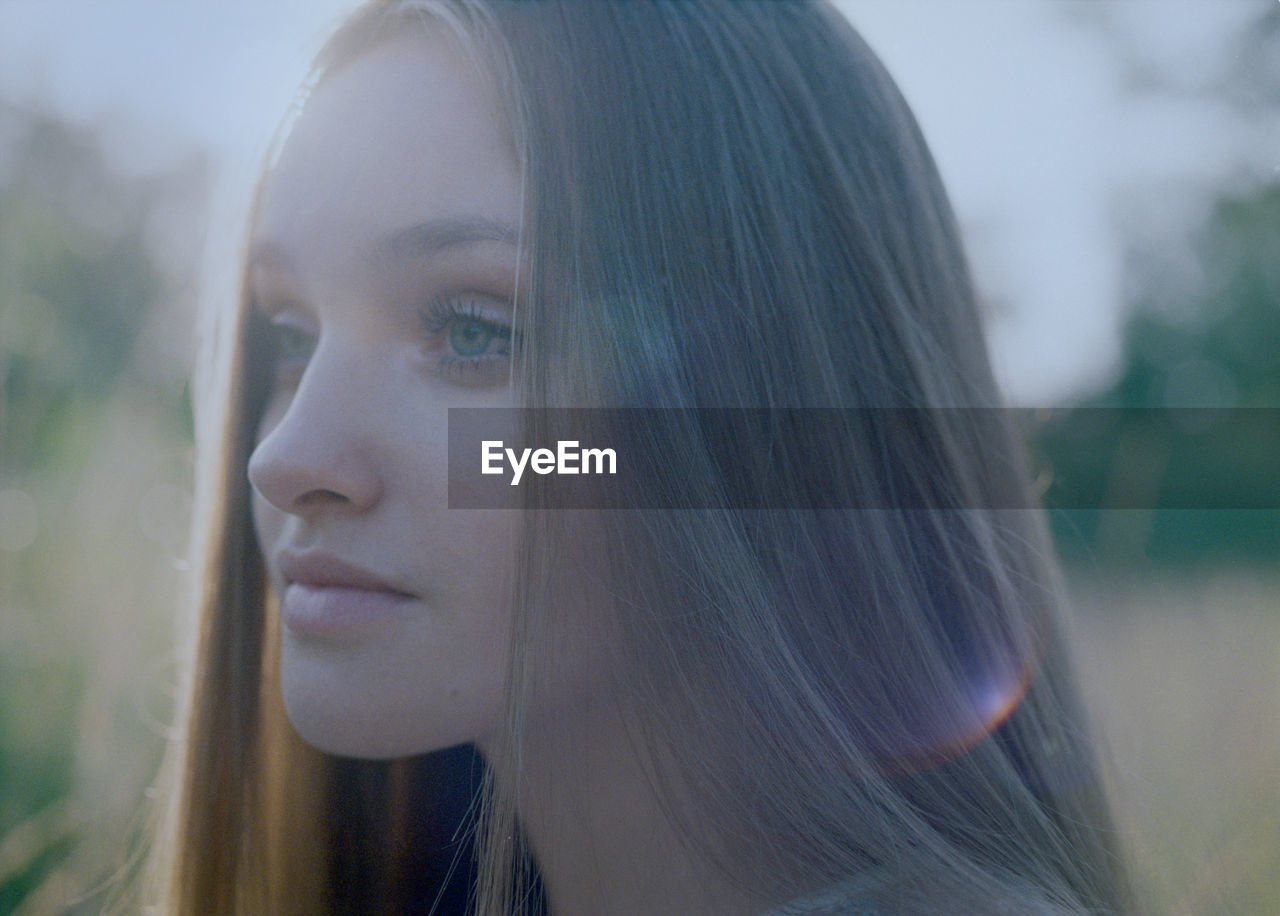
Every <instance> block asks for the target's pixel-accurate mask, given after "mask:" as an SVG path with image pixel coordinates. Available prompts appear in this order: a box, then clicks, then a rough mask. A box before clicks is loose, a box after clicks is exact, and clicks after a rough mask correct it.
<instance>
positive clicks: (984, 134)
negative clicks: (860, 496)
mask: <svg viewBox="0 0 1280 916" xmlns="http://www.w3.org/2000/svg"><path fill="white" fill-rule="evenodd" d="M1272 2H1280V0H838V3H839V5H840V6H841V8H842V9H843V10H844V11H845V12H846V14H847V15H848V16H849V17H850V19H851V20H852V21H853V22H854V24H855V26H856V27H857V28H858V29H859V30H860V31H861V32H862V33H863V35H864V37H866V39H867V40H868V42H869V43H870V44H871V46H872V47H873V48H874V49H875V50H876V51H877V52H878V53H879V54H880V55H881V57H882V58H883V59H884V61H885V63H886V64H887V66H888V68H889V70H890V72H891V73H892V74H893V75H894V76H895V78H896V79H897V80H898V82H899V85H900V86H901V87H902V90H903V92H904V94H905V95H906V97H907V99H908V101H909V102H910V103H911V105H912V107H913V108H914V110H915V112H916V115H917V117H918V119H919V120H920V122H921V125H922V127H923V129H924V132H925V135H926V136H927V138H928V139H929V141H930V144H931V146H932V148H933V151H934V154H935V157H936V158H937V160H938V163H939V167H940V169H941V171H942V174H943V178H944V180H945V182H946V183H947V186H948V189H949V190H950V192H951V195H952V198H953V201H954V203H955V205H956V209H957V212H958V213H959V216H960V220H961V224H962V227H963V229H964V232H965V241H966V245H967V246H968V249H969V252H970V256H971V258H972V260H973V264H974V269H975V276H976V279H977V282H978V286H979V291H980V293H981V295H982V297H983V299H984V301H985V302H986V303H987V304H988V307H989V318H988V335H989V339H990V340H991V344H992V349H993V358H994V360H995V363H996V367H997V372H998V374H999V376H1000V377H1001V379H1002V381H1003V382H1004V384H1005V388H1006V391H1007V393H1008V395H1009V398H1010V400H1011V401H1012V402H1014V403H1017V404H1024V405H1035V406H1043V405H1055V404H1060V403H1065V402H1067V401H1069V400H1070V399H1071V398H1073V397H1078V396H1080V395H1082V394H1084V393H1087V392H1088V391H1089V390H1091V389H1096V388H1098V387H1101V386H1102V385H1104V384H1105V383H1106V381H1107V380H1108V379H1109V377H1110V373H1111V372H1112V371H1114V369H1115V368H1116V360H1117V358H1118V355H1119V342H1120V337H1119V333H1120V328H1121V325H1122V322H1123V320H1124V313H1123V309H1122V303H1123V297H1124V276H1123V271H1122V267H1123V256H1124V246H1123V242H1124V238H1125V236H1124V235H1123V234H1122V231H1124V232H1132V231H1134V230H1135V227H1137V229H1139V230H1140V231H1141V232H1142V233H1145V234H1146V235H1147V236H1149V237H1152V238H1155V239H1157V240H1160V239H1162V238H1164V240H1165V241H1166V242H1167V244H1169V245H1171V246H1177V245H1179V244H1182V242H1181V238H1182V236H1183V235H1184V234H1185V230H1186V228H1187V227H1188V226H1190V225H1192V224H1194V222H1195V220H1196V219H1197V218H1198V216H1199V215H1200V214H1202V213H1203V211H1204V208H1205V207H1207V204H1208V201H1209V200H1210V199H1211V194H1212V193H1213V192H1214V191H1215V190H1216V189H1219V188H1221V187H1223V186H1224V185H1225V186H1230V185H1231V184H1233V183H1234V184H1237V185H1238V184H1241V183H1246V184H1247V183H1248V182H1250V181H1257V180H1260V179H1266V178H1270V179H1272V180H1275V179H1278V178H1280V124H1277V123H1272V122H1266V121H1262V120H1261V119H1258V118H1256V117H1251V116H1249V115H1248V114H1247V113H1243V112H1240V111H1237V110H1234V109H1232V108H1231V107H1230V106H1229V105H1227V104H1224V102H1223V100H1222V99H1219V98H1216V97H1215V96H1214V94H1213V93H1212V92H1211V91H1210V92H1205V91H1202V90H1200V91H1197V90H1196V87H1202V86H1204V85H1210V84H1212V81H1213V78H1214V76H1215V74H1216V73H1217V72H1218V71H1220V70H1221V69H1222V68H1223V67H1225V66H1227V65H1228V64H1229V63H1230V55H1229V53H1228V50H1229V46H1228V44H1227V42H1226V38H1227V36H1230V35H1231V34H1233V32H1234V30H1236V29H1238V28H1239V26H1240V24H1241V23H1242V22H1244V21H1247V20H1248V18H1249V17H1251V16H1255V15H1256V14H1257V13H1258V12H1259V11H1260V10H1262V9H1264V8H1265V7H1266V6H1267V5H1268V4H1270V3H1272ZM351 7H352V3H351V2H349V0H219V2H217V3H208V2H193V0H192V2H188V0H112V2H110V3H103V2H98V0H0V101H7V102H10V103H17V104H20V105H26V106H33V107H36V106H38V107H42V108H50V109H52V110H54V111H55V112H57V113H59V114H60V115H62V116H63V117H66V118H68V119H70V120H73V121H77V122H82V123H86V124H92V125H97V126H99V127H100V128H102V130H103V131H104V134H105V136H106V137H107V139H108V141H109V143H110V148H111V150H112V152H113V158H114V160H115V161H116V162H117V164H118V165H119V166H120V167H121V168H124V169H128V170H132V171H138V172H142V171H146V170H148V169H153V168H162V167H164V166H165V165H166V164H169V163H172V162H175V161H178V160H180V159H181V158H182V157H183V156H189V155H191V154H192V153H193V152H194V151H196V150H200V149H208V150H211V151H212V155H213V157H214V161H215V162H216V163H217V164H218V168H219V172H218V175H219V178H220V180H219V184H218V188H219V190H218V192H217V193H216V194H215V201H214V211H215V213H214V215H213V216H212V217H211V219H212V220H214V221H215V223H216V222H217V221H218V220H222V221H223V222H224V223H225V224H226V225H231V224H233V223H234V222H235V221H236V220H238V219H240V218H241V216H242V203H243V198H244V188H245V187H246V186H247V184H248V183H249V182H251V181H252V176H253V175H255V174H256V173H257V170H258V168H259V165H260V163H261V161H262V156H263V154H264V151H265V149H266V148H267V146H268V144H269V141H270V138H271V137H272V136H273V135H274V133H275V132H276V129H277V127H278V125H279V124H280V122H281V119H282V114H283V113H284V112H285V111H286V110H287V109H288V108H289V106H290V104H291V103H292V101H293V100H295V99H296V98H297V87H298V85H299V84H300V83H301V81H302V80H303V78H304V77H305V75H306V72H307V66H308V62H309V59H310V57H311V56H312V54H313V53H314V52H315V51H316V50H317V49H318V47H319V46H320V44H321V42H322V41H323V39H324V37H325V35H326V34H328V32H329V31H330V30H331V29H332V27H333V26H334V25H335V24H336V23H338V22H339V21H341V18H342V16H343V14H344V12H345V11H347V10H349V9H350V8H351ZM1144 74H1145V77H1146V79H1145V83H1146V84H1147V85H1145V87H1144V86H1143V82H1144V80H1143V76H1144ZM1162 83H1172V84H1175V87H1176V85H1177V84H1180V85H1181V86H1182V87H1183V88H1188V89H1191V90H1193V91H1191V92H1188V93H1176V92H1170V91H1167V88H1160V84H1162ZM219 207H221V208H222V209H221V210H219Z"/></svg>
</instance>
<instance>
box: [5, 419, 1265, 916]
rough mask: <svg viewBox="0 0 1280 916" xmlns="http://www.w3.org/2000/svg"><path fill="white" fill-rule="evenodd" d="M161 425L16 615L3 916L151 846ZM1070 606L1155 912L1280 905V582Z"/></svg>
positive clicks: (1218, 584) (1087, 684)
mask: <svg viewBox="0 0 1280 916" xmlns="http://www.w3.org/2000/svg"><path fill="white" fill-rule="evenodd" d="M154 422H155V421H154V420H153V419H152V418H150V417H149V415H148V414H147V413H146V412H139V411H137V410H136V409H134V408H131V407H130V406H129V400H128V399H120V400H118V401H117V402H116V403H115V406H113V408H112V410H111V411H110V417H109V420H108V421H107V422H105V423H104V424H103V426H102V427H101V428H100V437H99V439H98V441H97V444H96V445H95V448H94V451H93V454H92V460H91V461H89V462H87V463H86V465H85V468H86V469H85V472H84V473H83V475H82V476H81V477H80V479H79V483H78V485H77V487H76V488H75V490H74V492H73V495H70V496H69V497H67V498H66V500H65V502H64V512H65V513H66V514H65V515H64V517H63V518H62V520H61V522H60V523H58V524H55V525H53V526H52V527H51V530H49V531H46V532H45V534H44V536H43V537H44V538H45V539H44V540H42V543H43V544H44V545H46V546H56V548H57V549H56V550H53V551H51V552H49V553H47V554H46V555H44V557H43V560H42V562H43V563H44V564H46V565H47V567H48V570H47V572H48V574H49V576H50V581H51V582H52V583H54V585H53V590H52V592H51V593H50V594H49V595H48V597H49V598H50V599H52V600H51V601H50V603H49V605H48V606H47V607H44V608H41V609H35V608H33V607H20V606H15V605H14V604H12V603H9V602H8V601H6V603H5V604H4V605H3V607H2V608H0V613H2V617H0V619H3V622H4V637H3V640H0V686H2V687H3V693H2V694H0V724H2V730H0V740H2V741H3V742H4V743H3V754H4V757H3V761H4V762H3V769H0V774H2V775H3V777H4V779H5V783H4V791H5V793H6V794H5V796H4V798H3V805H2V806H0V816H2V817H3V818H4V820H3V822H2V827H3V832H2V835H3V839H0V913H27V914H42V913H58V912H67V911H70V912H75V913H95V912H98V910H99V908H100V906H101V903H102V900H103V899H104V897H103V895H102V890H101V885H102V882H103V881H104V879H106V878H107V877H108V876H109V875H111V874H112V873H113V872H115V871H118V870H120V869H121V868H122V866H123V864H124V861H125V859H127V858H128V856H129V854H130V851H131V850H136V841H137V839H138V837H139V830H140V828H141V826H142V823H143V820H144V818H145V804H146V801H145V794H146V791H145V790H146V788H147V786H148V784H149V782H150V781H151V779H152V778H153V775H154V769H155V767H156V765H157V763H158V759H159V755H160V753H161V751H162V749H163V746H164V743H165V734H166V730H167V727H168V725H169V724H170V723H171V719H172V709H171V705H170V704H171V696H170V695H169V688H170V686H171V684H172V682H173V681H174V679H175V677H176V672H175V671H174V670H173V665H172V658H173V654H172V645H173V631H174V619H175V617H174V615H175V609H176V607H177V604H178V594H179V591H180V589H181V586H182V577H183V575H184V574H183V572H182V570H181V568H180V564H179V563H177V562H175V560H176V557H177V556H179V555H180V552H181V542H180V537H181V535H180V532H181V529H182V523H183V512H184V500H183V498H182V493H183V488H184V487H185V485H186V484H185V474H186V469H187V461H188V458H189V455H188V454H187V453H186V452H185V451H184V446H183V445H182V444H181V443H180V442H172V441H168V440H167V439H166V437H165V436H164V435H163V434H162V432H161V430H160V429H158V428H157V427H156V426H155V425H154ZM166 442H168V444H167V445H166V444H165V443H166ZM140 443H147V444H148V447H147V448H140V447H139V444H140ZM5 562H7V563H10V564H12V562H13V558H12V557H11V558H9V559H8V560H6V561H5ZM29 574H30V573H29ZM1069 592H1070V594H1071V600H1072V606H1073V613H1072V619H1071V627H1070V631H1071V634H1072V639H1073V640H1074V642H1075V647H1076V655H1077V663H1078V668H1079V674H1080V680H1081V684H1082V687H1083V689H1084V691H1085V693H1086V696H1087V699H1088V701H1089V703H1090V706H1091V709H1092V710H1093V712H1094V715H1095V719H1096V723H1097V725H1098V728H1099V730H1100V731H1101V732H1102V733H1103V736H1104V738H1105V743H1106V746H1107V750H1108V752H1109V756H1110V762H1111V777H1112V781H1113V791H1114V795H1115V798H1116V802H1117V809H1118V813H1119V820H1120V823H1121V826H1122V829H1123V831H1124V833H1125V838H1126V843H1127V845H1128V847H1129V850H1130V854H1131V863H1130V864H1131V867H1132V870H1133V873H1134V877H1135V882H1136V884H1137V886H1138V889H1139V894H1140V898H1141V900H1142V903H1143V911H1144V912H1150V913H1159V914H1172V916H1183V914H1185V916H1201V914H1263V916H1269V914H1276V913H1280V816H1278V815H1280V702H1277V700H1278V699H1280V613H1278V608H1280V571H1276V570H1266V569H1258V568H1243V567H1225V566H1218V567H1207V568H1197V569H1194V570H1190V571H1169V570H1164V571H1150V570H1149V571H1147V572H1145V573H1143V574H1137V573H1133V572H1130V573H1126V574H1119V573H1114V572H1112V573H1104V572H1099V571H1098V570H1096V569H1095V570H1093V571H1091V572H1084V571H1080V570H1075V571H1072V572H1071V573H1070V575H1069ZM125 871H127V869H125ZM122 873H124V872H122ZM77 901H78V902H77Z"/></svg>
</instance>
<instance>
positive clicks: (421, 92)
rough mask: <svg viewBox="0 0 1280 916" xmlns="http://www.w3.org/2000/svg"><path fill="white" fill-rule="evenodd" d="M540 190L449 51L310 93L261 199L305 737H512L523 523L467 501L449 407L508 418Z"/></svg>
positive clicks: (385, 742)
mask: <svg viewBox="0 0 1280 916" xmlns="http://www.w3.org/2000/svg"><path fill="white" fill-rule="evenodd" d="M520 206H521V198H520V175H519V172H518V168H517V164H516V159H515V154H514V150H513V147H512V143H511V140H510V138H509V137H508V135H507V133H506V131H505V130H504V125H503V123H502V120H501V118H500V114H499V108H498V104H497V100H496V97H495V95H494V93H493V92H492V90H491V88H490V87H489V85H488V83H487V80H486V79H485V77H484V76H483V75H482V74H481V73H480V72H479V71H478V70H477V69H476V68H475V66H474V65H472V64H471V63H470V62H469V61H468V59H467V58H466V57H465V56H464V55H463V54H462V53H461V52H460V51H459V50H457V49H456V48H455V47H454V46H453V45H452V44H450V43H449V42H448V41H447V40H445V39H443V38H439V37H429V36H425V35H414V36H409V37H399V38H396V39H393V40H390V41H388V42H386V43H384V44H382V45H380V46H378V47H376V48H374V49H372V50H370V51H368V52H366V53H364V54H362V55H360V56H358V57H356V58H355V59H354V60H352V61H350V62H349V63H347V64H346V65H345V66H343V67H341V68H339V69H338V70H336V71H335V72H332V73H330V74H329V75H328V76H327V77H326V78H325V79H324V80H323V81H322V82H321V84H320V85H319V87H318V88H317V89H316V90H315V92H314V93H313V94H312V95H311V98H310V99H309V101H308V102H307V104H306V107H305V108H304V110H303V112H302V114H301V115H300V117H299V119H298V121H297V123H296V125H295V126H294V128H293V131H292V133H291V135H290V137H289V140H288V142H287V143H286V145H285V147H284V149H283V150H282V153H281V156H280V158H279V161H278V164H277V165H276V166H275V168H274V169H273V170H272V171H271V173H270V174H269V175H268V178H267V181H266V184H265V186H264V189H263V196H262V199H261V206H260V211H259V215H258V219H257V222H256V229H255V233H254V237H253V240H252V248H251V255H250V278H249V280H250V291H251V296H252V299H253V302H254V307H255V308H257V309H258V310H259V311H260V312H261V313H262V315H263V316H264V317H265V319H266V321H267V322H269V324H270V325H271V326H272V328H273V334H274V335H275V338H276V340H275V347H276V352H277V357H276V364H275V368H274V382H273V388H272V391H271V394H270V397H269V398H268V401H267V406H266V411H265V414H264V417H263V420H262V423H261V426H260V427H259V430H258V443H257V448H256V449H255V450H254V453H253V456H252V458H251V460H250V462H249V478H250V480H251V482H252V484H253V490H254V494H253V513H254V521H255V523H256V526H257V532H258V537H259V541H260V544H261V547H262V550H263V553H264V556H265V557H266V562H267V568H268V571H269V575H270V578H271V581H272V583H273V585H274V588H275V590H276V593H277V594H278V595H279V596H280V606H281V618H282V623H283V627H282V658H281V678H282V682H283V690H284V699H285V706H286V709H287V710H288V713H289V717H290V719H291V721H292V722H293V723H294V725H295V727H296V728H297V729H298V731H299V732H300V733H301V734H302V735H303V737H305V738H306V739H307V740H308V741H310V742H311V743H313V744H315V745H317V746H318V747H320V748H322V749H324V750H328V751H331V752H334V753H341V754H351V755H356V756H369V757H384V756H395V755H402V754H409V753H417V752H422V751H426V750H431V749H433V748H440V747H447V746H450V745H453V744H457V743H460V742H464V741H483V739H484V737H485V735H487V734H490V733H492V731H493V729H495V728H496V727H497V723H498V715H499V707H500V697H501V694H502V682H503V676H504V672H505V662H506V652H507V645H508V634H509V629H510V625H509V624H510V607H509V605H510V600H509V593H510V570H511V569H512V567H513V556H514V543H515V537H514V532H515V528H514V519H513V513H509V512H502V511H487V512H485V511H475V512H467V511H462V510H450V509H449V508H448V506H447V490H446V484H447V467H446V458H447V426H446V416H447V415H446V410H447V408H448V407H450V406H467V407H484V406H495V407H499V406H510V405H511V404H512V403H513V401H512V394H511V389H510V383H509V369H510V360H511V358H512V353H511V349H512V341H511V339H510V327H511V323H512V302H513V299H514V297H515V294H516V286H517V282H518V281H517V231H518V227H519V220H520Z"/></svg>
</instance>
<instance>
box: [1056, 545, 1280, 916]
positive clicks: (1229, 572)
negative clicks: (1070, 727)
mask: <svg viewBox="0 0 1280 916" xmlns="http://www.w3.org/2000/svg"><path fill="white" fill-rule="evenodd" d="M1071 591H1072V593H1073V598H1074V605H1075V613H1074V624H1075V625H1074V636H1075V641H1076V648H1077V666H1078V669H1079V672H1080V680H1081V685H1082V688H1083V689H1084V691H1085V694H1086V697H1087V699H1088V701H1089V703H1090V707H1091V709H1092V710H1093V711H1094V716H1095V719H1096V722H1097V725H1098V727H1099V728H1100V730H1101V731H1102V732H1103V734H1104V736H1105V739H1106V742H1107V745H1108V749H1109V751H1110V757H1111V763H1112V767H1113V780H1114V794H1115V797H1116V801H1117V807H1118V811H1119V813H1120V820H1121V824H1122V826H1123V828H1124V830H1125V832H1126V835H1127V839H1128V842H1129V846H1130V853H1131V857H1132V860H1131V864H1132V867H1133V871H1134V876H1135V879H1136V883H1137V885H1138V887H1139V889H1140V891H1141V893H1142V894H1143V899H1144V900H1145V902H1146V904H1147V908H1148V911H1149V912H1152V913H1167V914H1173V916H1184V914H1185V916H1201V914H1260V916H1274V914H1276V913H1280V574H1277V572H1276V571H1275V570H1269V571H1259V570H1256V569H1251V570H1250V569H1238V568H1236V569H1232V568H1225V567H1219V568H1210V569H1201V570H1195V571H1191V572H1164V573H1162V574H1159V575H1150V576H1146V577H1135V576H1129V577H1123V578H1121V577H1114V576H1112V577H1106V578H1101V579H1100V578H1088V577H1081V576H1079V575H1077V576H1076V577H1075V578H1074V579H1073V581H1072V589H1071Z"/></svg>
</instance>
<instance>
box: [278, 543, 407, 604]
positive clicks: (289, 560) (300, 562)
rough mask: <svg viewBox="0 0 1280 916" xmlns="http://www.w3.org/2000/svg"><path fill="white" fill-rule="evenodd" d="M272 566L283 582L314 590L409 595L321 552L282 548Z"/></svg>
mask: <svg viewBox="0 0 1280 916" xmlns="http://www.w3.org/2000/svg"><path fill="white" fill-rule="evenodd" d="M276 566H277V568H279V570H280V575H282V576H283V577H284V580H285V582H289V583H293V582H298V583H301V584H302V585H310V586H314V587H317V588H359V589H364V590H365V591H371V592H391V593H393V594H397V595H409V594H410V593H409V592H408V591H406V590H405V589H403V588H401V587H400V586H399V585H397V584H396V583H395V582H393V581H391V580H390V579H387V578H385V577H383V576H381V575H379V574H378V573H375V572H373V571H372V570H369V569H366V568H364V567H363V566H359V565H357V564H355V563H352V562H351V561H349V560H344V559H343V558H342V557H339V556H338V555H336V554H332V553H328V552H327V551H323V550H306V551H297V550H293V549H285V550H282V551H280V553H279V554H277V555H276Z"/></svg>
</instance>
